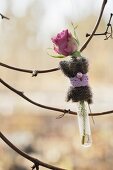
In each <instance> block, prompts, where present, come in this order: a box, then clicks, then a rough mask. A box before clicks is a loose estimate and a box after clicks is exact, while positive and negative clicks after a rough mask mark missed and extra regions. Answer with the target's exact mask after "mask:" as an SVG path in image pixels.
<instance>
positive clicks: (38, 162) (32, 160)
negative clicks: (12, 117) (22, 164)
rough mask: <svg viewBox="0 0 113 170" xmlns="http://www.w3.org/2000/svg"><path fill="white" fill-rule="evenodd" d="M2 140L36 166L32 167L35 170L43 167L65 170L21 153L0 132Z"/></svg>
mask: <svg viewBox="0 0 113 170" xmlns="http://www.w3.org/2000/svg"><path fill="white" fill-rule="evenodd" d="M0 138H1V139H2V140H3V141H4V142H5V143H6V144H7V145H8V146H9V147H10V148H12V149H13V150H14V151H15V152H17V153H18V154H19V155H21V156H22V157H24V158H25V159H27V160H29V161H31V162H32V163H33V164H34V165H33V167H32V169H35V168H36V170H39V167H40V166H42V167H45V168H48V169H52V170H64V169H62V168H58V167H55V166H53V165H50V164H47V163H44V162H42V161H40V160H38V159H36V158H34V157H32V156H30V155H28V154H26V153H25V152H23V151H21V150H20V149H19V148H17V147H16V146H15V145H14V144H13V143H12V142H10V141H9V140H8V139H7V138H6V137H5V135H4V134H3V133H2V132H0Z"/></svg>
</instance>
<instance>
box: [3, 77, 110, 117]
mask: <svg viewBox="0 0 113 170" xmlns="http://www.w3.org/2000/svg"><path fill="white" fill-rule="evenodd" d="M0 82H1V83H2V84H3V85H4V86H5V87H7V88H8V89H10V90H11V91H13V92H14V93H16V94H17V95H19V96H21V97H22V98H23V99H25V100H26V101H28V102H29V103H31V104H33V105H35V106H38V107H41V108H44V109H48V110H53V111H58V112H61V113H63V114H62V115H60V117H62V116H64V115H65V114H71V115H77V112H74V111H71V110H67V109H60V108H55V107H50V106H45V105H42V104H40V103H37V102H35V101H33V100H31V99H30V98H28V97H27V96H25V95H24V93H23V92H21V91H18V90H17V89H15V88H13V87H12V86H10V85H9V84H8V83H6V82H5V81H3V80H2V79H1V78H0ZM111 113H113V110H110V111H106V112H101V113H90V114H89V116H100V115H106V114H111Z"/></svg>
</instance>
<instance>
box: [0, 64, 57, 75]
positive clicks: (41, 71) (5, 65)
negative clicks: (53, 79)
mask: <svg viewBox="0 0 113 170" xmlns="http://www.w3.org/2000/svg"><path fill="white" fill-rule="evenodd" d="M0 66H2V67H6V68H8V69H11V70H15V71H20V72H25V73H30V74H32V77H34V76H37V75H38V74H40V73H48V72H53V71H57V70H60V68H53V69H49V70H27V69H21V68H17V67H13V66H9V65H7V64H4V63H1V62H0Z"/></svg>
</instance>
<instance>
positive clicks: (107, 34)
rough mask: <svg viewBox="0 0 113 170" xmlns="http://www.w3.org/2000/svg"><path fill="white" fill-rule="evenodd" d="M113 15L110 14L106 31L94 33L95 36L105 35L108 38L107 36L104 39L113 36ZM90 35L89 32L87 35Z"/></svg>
mask: <svg viewBox="0 0 113 170" xmlns="http://www.w3.org/2000/svg"><path fill="white" fill-rule="evenodd" d="M112 16H113V14H112V13H111V14H110V19H109V22H108V24H107V27H106V30H105V32H103V33H98V34H94V36H100V35H105V37H106V38H105V39H104V40H108V39H109V38H113V29H112V25H111V19H112ZM109 28H110V33H109V32H108V30H109ZM89 36H90V34H89V33H87V34H86V37H89Z"/></svg>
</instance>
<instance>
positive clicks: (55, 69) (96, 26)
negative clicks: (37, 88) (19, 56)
mask: <svg viewBox="0 0 113 170" xmlns="http://www.w3.org/2000/svg"><path fill="white" fill-rule="evenodd" d="M106 4H107V0H103V3H102V7H101V11H100V15H99V18H98V20H97V23H96V25H95V27H94V29H93V31H92V34H91V35H90V37H89V38H88V40H87V41H86V42H85V43H84V44H83V46H82V47H81V49H80V52H82V51H83V50H84V49H85V48H86V47H87V45H88V44H89V42H90V41H91V39H92V38H93V36H94V34H95V32H96V30H97V28H98V26H99V24H100V21H101V18H102V15H103V11H104V8H105V6H106ZM0 66H3V67H6V68H9V69H12V70H16V71H21V72H26V73H30V74H32V76H33V77H34V76H37V75H38V73H48V72H53V71H58V70H60V68H59V67H58V68H53V69H49V70H41V71H39V70H34V71H33V70H26V69H20V68H16V67H12V66H9V65H6V64H3V63H0Z"/></svg>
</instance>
